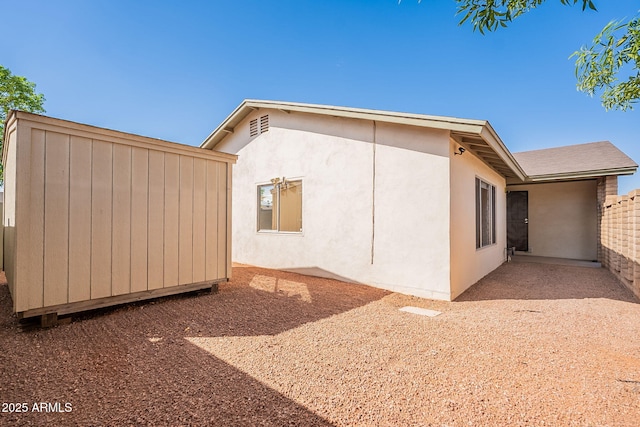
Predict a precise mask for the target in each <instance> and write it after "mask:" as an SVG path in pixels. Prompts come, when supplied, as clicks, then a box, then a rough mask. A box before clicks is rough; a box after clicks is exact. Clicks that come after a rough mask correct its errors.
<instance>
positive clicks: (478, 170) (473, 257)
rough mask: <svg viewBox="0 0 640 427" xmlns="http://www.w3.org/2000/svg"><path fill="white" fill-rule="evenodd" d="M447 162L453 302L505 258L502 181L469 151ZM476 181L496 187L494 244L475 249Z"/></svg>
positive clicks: (503, 180)
mask: <svg viewBox="0 0 640 427" xmlns="http://www.w3.org/2000/svg"><path fill="white" fill-rule="evenodd" d="M457 147H459V145H458V144H457V143H455V142H453V141H451V142H450V145H449V149H450V153H451V155H450V159H451V233H450V234H451V296H452V299H455V298H456V297H457V296H459V295H460V294H461V293H463V292H464V291H465V290H466V289H468V288H469V287H470V286H471V285H473V284H474V283H476V282H477V281H478V280H480V279H481V278H482V277H484V276H485V275H487V274H488V273H490V272H491V271H493V270H494V269H496V268H497V267H499V266H500V265H501V264H502V263H503V262H504V260H505V258H506V244H507V237H506V236H507V235H506V195H505V185H506V183H505V179H504V177H503V176H501V175H500V174H498V173H496V172H495V171H494V170H493V169H491V168H489V167H488V166H487V165H486V164H485V163H483V162H482V161H481V160H479V159H478V158H477V157H475V156H474V155H473V154H472V153H470V152H469V151H467V152H465V153H464V154H463V155H454V154H453V153H454V152H455V151H457ZM476 177H478V178H481V179H482V180H484V181H486V182H488V183H489V184H492V185H494V186H495V187H496V243H495V244H494V245H491V246H486V247H484V248H481V249H476V217H475V215H476V213H475V212H476V201H475V179H476Z"/></svg>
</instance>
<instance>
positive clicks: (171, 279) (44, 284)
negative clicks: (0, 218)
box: [4, 119, 230, 312]
mask: <svg viewBox="0 0 640 427" xmlns="http://www.w3.org/2000/svg"><path fill="white" fill-rule="evenodd" d="M18 129H19V133H24V134H26V135H29V137H28V138H24V140H19V141H18V140H16V137H15V132H14V134H9V138H8V140H9V141H8V143H9V147H8V152H7V158H8V160H7V165H6V168H7V170H8V175H7V178H8V179H7V184H6V188H7V190H8V191H7V195H6V200H7V201H8V202H10V203H7V204H8V205H11V207H9V208H8V209H7V210H6V211H7V213H6V214H5V215H4V223H5V225H6V226H7V230H8V232H7V234H8V236H9V237H8V239H7V240H6V242H5V247H6V248H9V247H10V246H12V245H14V244H15V238H14V237H13V235H14V234H15V233H14V232H13V231H12V229H11V228H12V226H11V227H10V226H9V224H14V223H15V219H16V216H17V215H16V212H18V213H19V212H20V209H22V210H23V211H24V213H25V214H26V215H24V216H23V218H24V220H23V223H22V224H19V227H24V229H25V230H29V233H23V234H21V235H20V240H19V243H20V244H22V245H24V249H22V252H16V251H14V250H11V251H9V254H8V256H7V260H8V262H7V266H8V268H9V271H8V273H7V277H8V280H9V282H10V286H11V288H12V289H17V290H18V292H17V295H18V297H16V292H13V291H12V295H14V301H15V303H16V305H15V310H16V311H17V312H24V311H27V310H34V309H39V308H43V307H51V306H58V305H62V304H68V303H77V302H82V301H88V300H95V299H99V298H104V297H112V296H118V295H127V294H130V293H133V292H141V291H147V290H154V289H159V288H163V287H164V288H167V287H175V286H179V285H190V284H192V283H196V282H203V281H218V280H222V279H225V278H228V277H229V275H230V271H228V268H227V260H228V258H229V248H228V245H227V239H228V236H227V234H228V233H227V223H226V220H227V209H228V206H227V185H226V184H227V179H226V176H227V173H228V168H230V166H229V165H228V163H226V162H225V161H219V160H213V159H208V158H207V156H206V155H200V156H199V157H198V158H195V159H194V156H193V155H191V153H190V152H188V151H189V150H192V147H188V148H189V150H185V153H184V154H180V153H179V148H176V146H175V144H171V147H172V150H171V152H169V153H165V152H164V151H163V149H162V148H163V147H162V146H161V144H160V146H159V147H158V149H151V148H148V147H144V146H132V145H130V144H129V141H128V140H126V139H121V140H113V139H111V140H109V139H108V138H107V137H105V138H104V140H103V139H102V138H101V136H102V135H95V137H93V138H88V137H87V135H86V133H84V134H83V135H82V136H79V135H75V134H74V133H73V131H69V129H67V128H63V127H61V128H55V127H54V126H52V124H51V119H48V123H47V124H46V126H43V128H39V123H38V122H34V121H26V120H25V121H24V122H22V121H20V120H19V121H18ZM202 151H205V150H202ZM210 157H214V156H210ZM196 165H197V167H196ZM16 168H17V169H16ZM207 169H210V170H212V171H214V175H212V176H211V177H209V176H206V174H205V173H204V172H205V171H206V170H207ZM16 170H22V171H23V175H24V176H18V177H17V178H13V177H14V176H15V175H16ZM196 171H197V174H196ZM196 176H197V178H198V179H199V180H200V181H199V182H197V183H196V182H195V178H196ZM25 178H26V179H25ZM16 183H18V186H19V190H18V192H17V193H16V191H15V189H14V187H15V184H16ZM205 188H208V189H209V190H210V194H209V193H208V192H205ZM195 197H198V198H199V199H198V200H197V201H196V200H195ZM207 197H210V199H211V202H210V203H207V200H206V198H207ZM15 206H17V207H18V210H17V211H16V210H15ZM203 230H206V231H208V232H206V231H205V232H203ZM194 232H200V233H201V237H200V238H194ZM205 234H206V236H207V237H208V238H209V239H211V242H207V245H208V246H209V247H212V246H213V247H215V248H216V250H215V251H211V250H210V251H209V253H206V252H207V251H206V249H207V248H205V241H204V240H203V239H204V237H203V236H204V235H205ZM158 238H159V240H158ZM196 252H198V256H194V254H195V253H196ZM203 252H204V253H203ZM209 255H213V256H214V257H218V258H222V259H221V260H219V259H217V258H216V259H214V262H215V265H216V268H215V269H210V270H209V271H208V272H206V274H205V271H204V270H205V266H204V263H205V259H206V257H207V256H209ZM14 265H17V268H16V267H13V266H14ZM218 266H222V267H221V268H219V267H218ZM20 268H22V270H19V269H20ZM16 270H18V271H21V273H20V274H18V275H16V274H15V271H16ZM84 307H86V306H84ZM65 310H66V309H65ZM67 311H68V310H67Z"/></svg>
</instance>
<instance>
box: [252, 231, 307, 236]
mask: <svg viewBox="0 0 640 427" xmlns="http://www.w3.org/2000/svg"><path fill="white" fill-rule="evenodd" d="M256 234H264V235H269V234H272V235H273V234H281V235H285V236H302V235H303V234H304V233H303V232H302V231H277V230H258V231H256Z"/></svg>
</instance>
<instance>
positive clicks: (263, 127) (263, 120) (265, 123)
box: [260, 116, 269, 133]
mask: <svg viewBox="0 0 640 427" xmlns="http://www.w3.org/2000/svg"><path fill="white" fill-rule="evenodd" d="M268 130H269V116H262V117H260V133H264V132H266V131H268Z"/></svg>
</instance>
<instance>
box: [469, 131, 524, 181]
mask: <svg viewBox="0 0 640 427" xmlns="http://www.w3.org/2000/svg"><path fill="white" fill-rule="evenodd" d="M480 136H481V137H482V139H484V140H485V142H486V143H487V144H488V145H489V147H491V149H492V150H493V151H494V152H495V153H496V154H497V155H498V156H499V157H500V158H501V159H502V161H503V162H504V163H505V165H506V166H507V167H508V168H509V169H511V170H512V171H513V173H514V174H515V175H516V176H517V177H518V178H519V179H521V180H523V181H524V180H525V179H526V177H527V174H526V173H525V172H524V170H523V169H522V167H520V165H519V164H518V162H517V161H516V159H515V158H514V157H513V154H511V152H510V151H509V150H508V149H507V146H506V145H505V144H504V142H502V140H501V139H500V137H499V136H498V134H497V132H496V131H495V130H494V129H493V127H492V126H491V124H490V123H489V122H486V124H485V126H484V127H483V129H482V131H481V133H480Z"/></svg>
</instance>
